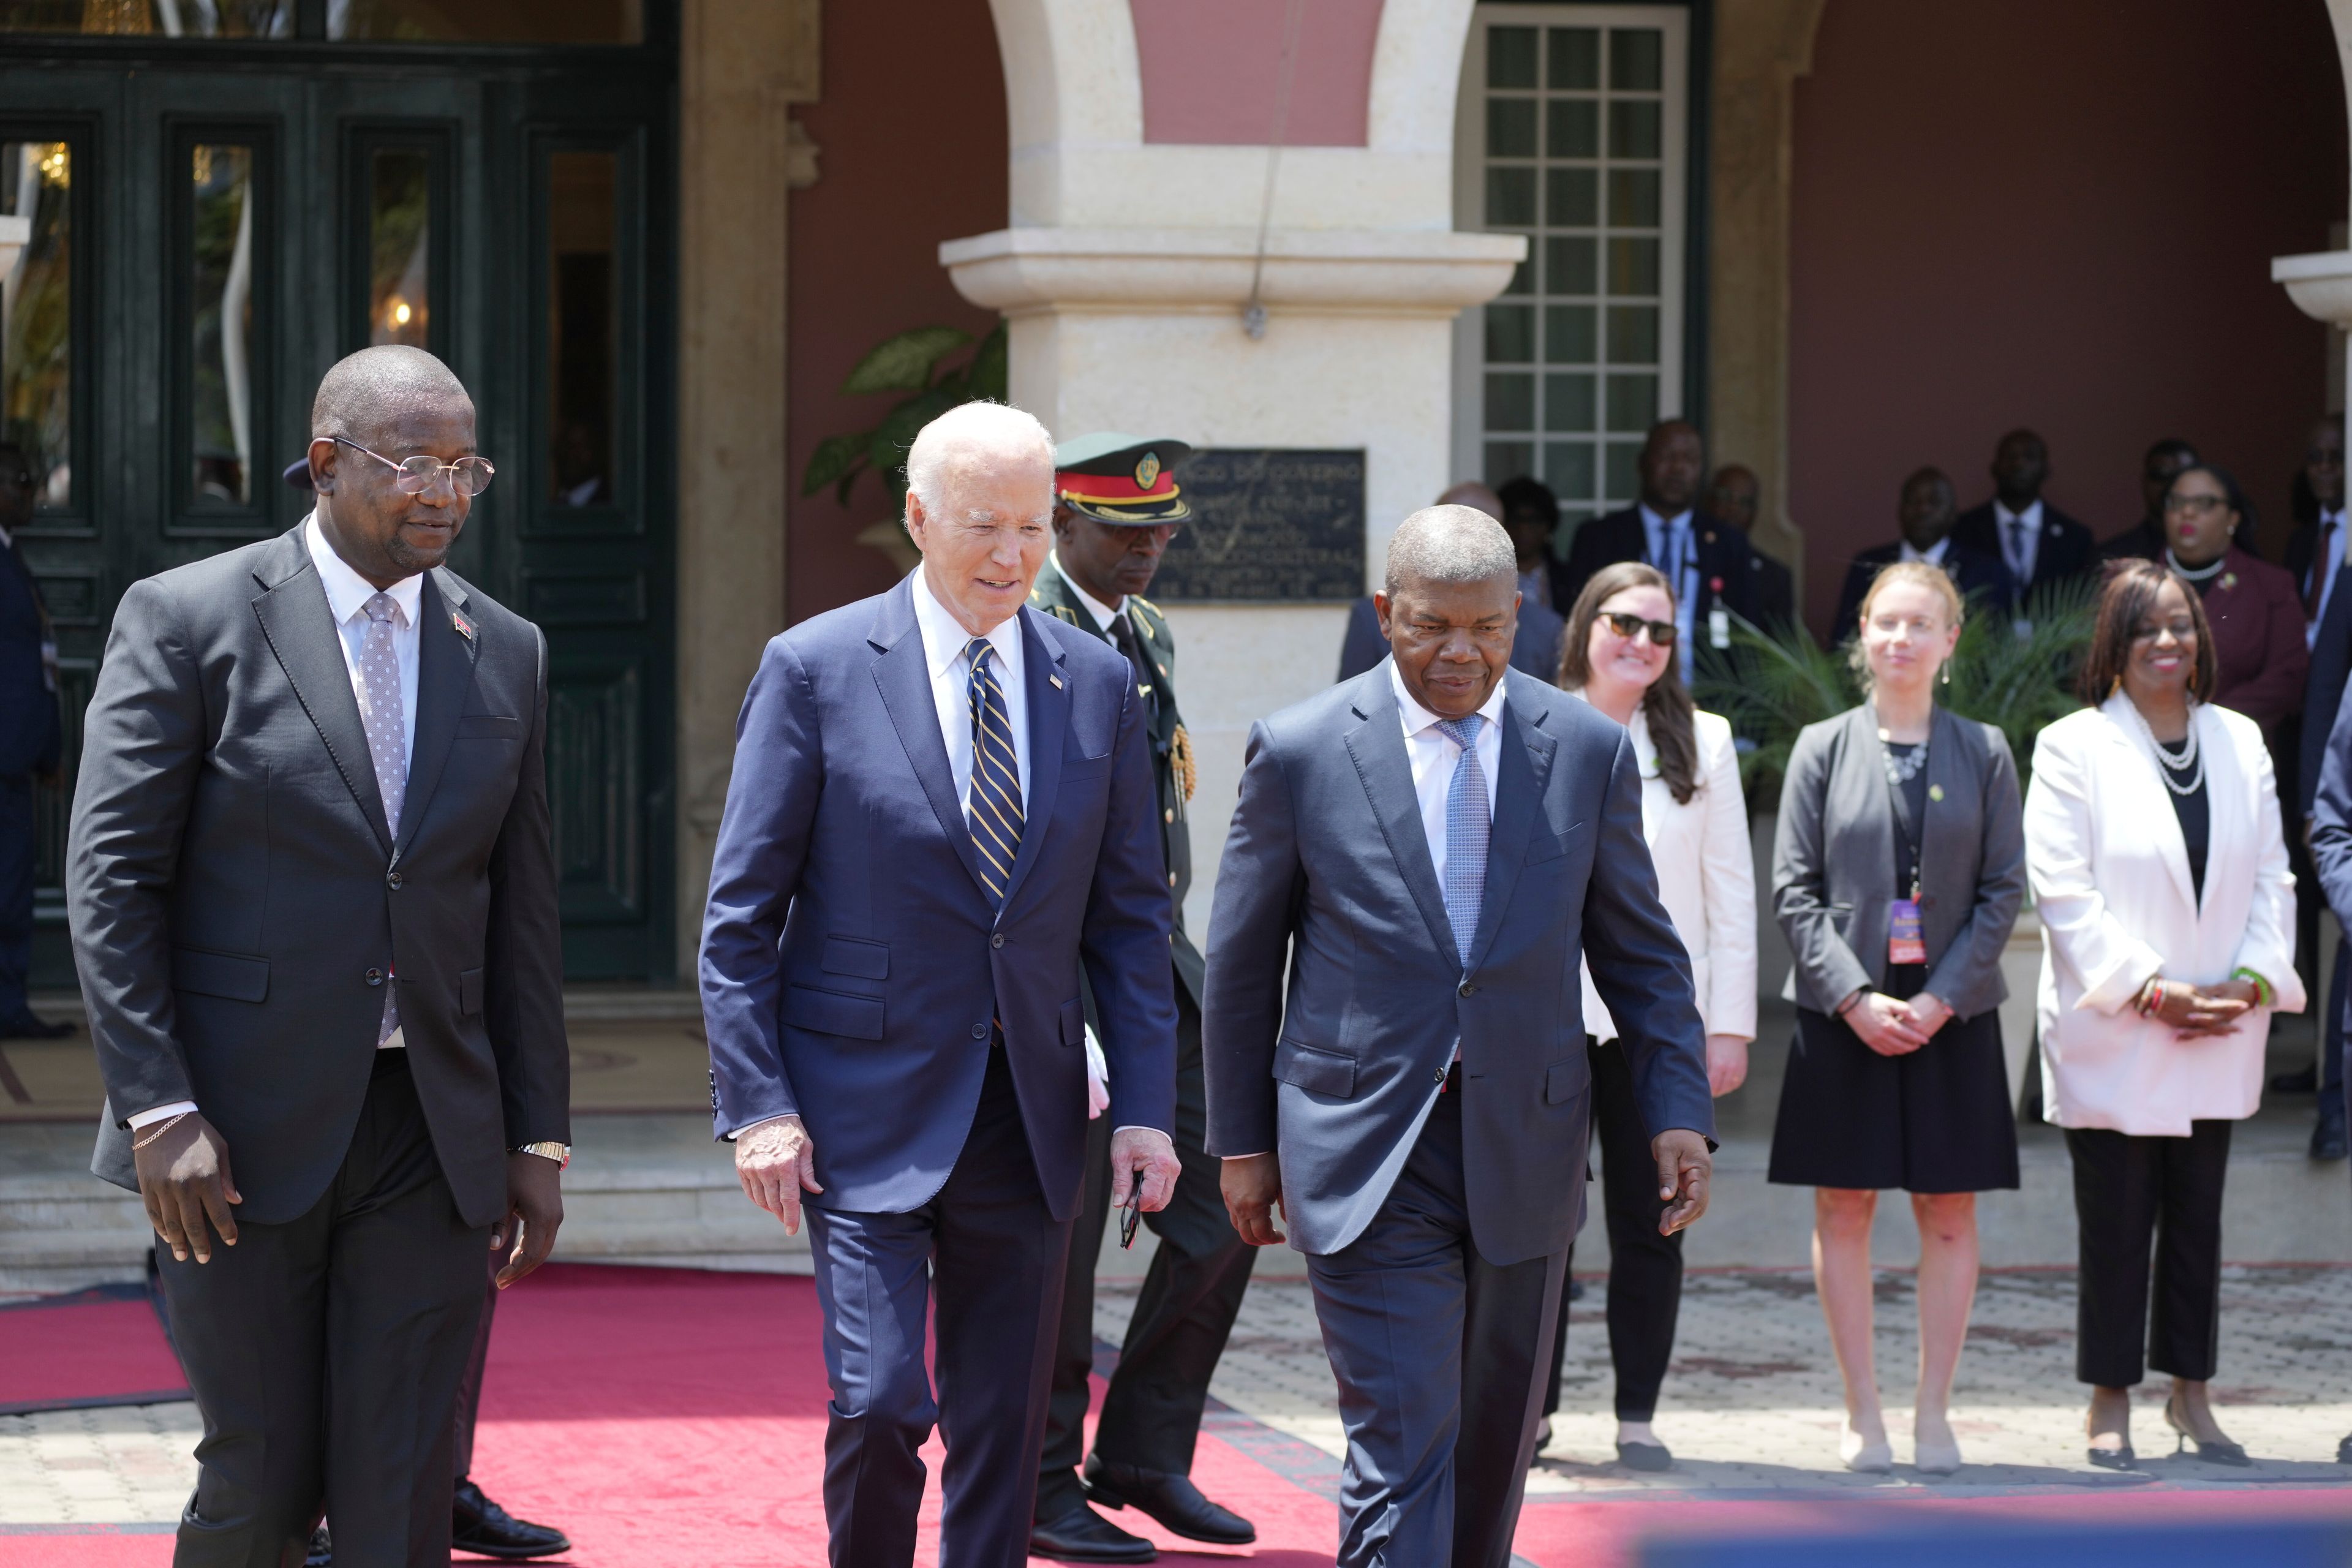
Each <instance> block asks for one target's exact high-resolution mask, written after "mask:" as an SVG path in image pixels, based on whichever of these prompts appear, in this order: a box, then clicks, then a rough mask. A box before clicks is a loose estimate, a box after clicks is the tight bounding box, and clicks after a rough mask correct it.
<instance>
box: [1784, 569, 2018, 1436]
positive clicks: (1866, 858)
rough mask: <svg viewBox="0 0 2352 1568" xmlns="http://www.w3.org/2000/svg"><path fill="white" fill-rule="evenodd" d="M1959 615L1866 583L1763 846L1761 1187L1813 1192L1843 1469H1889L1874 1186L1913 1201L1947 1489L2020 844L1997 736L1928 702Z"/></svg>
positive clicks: (1937, 589) (2004, 752) (1892, 574)
mask: <svg viewBox="0 0 2352 1568" xmlns="http://www.w3.org/2000/svg"><path fill="white" fill-rule="evenodd" d="M1961 616H1962V607H1961V603H1960V596H1959V593H1958V590H1957V589H1956V588H1955V587H1954V586H1953V585H1952V580H1951V579H1950V578H1949V577H1948V576H1947V575H1946V574H1944V573H1943V572H1942V571H1941V570H1940V569H1939V568H1937V567H1935V566H1932V565H1927V564H1922V563H1896V564H1894V565H1890V566H1888V567H1886V568H1885V570H1883V571H1881V572H1880V573H1879V574H1878V577H1877V579H1876V581H1874V583H1873V584H1871V588H1870V592H1869V594H1868V595H1867V596H1865V597H1864V600H1863V605H1862V626H1861V634H1862V635H1861V636H1860V637H1858V638H1857V639H1856V640H1855V643H1854V648H1855V654H1854V658H1855V660H1856V664H1857V666H1858V667H1859V668H1860V670H1861V672H1862V675H1863V679H1864V688H1865V689H1866V691H1867V692H1868V696H1867V697H1866V699H1865V700H1864V702H1863V705H1862V706H1861V707H1859V708H1855V709H1853V710H1850V711H1848V712H1845V713H1842V714H1840V715H1838V717H1836V718H1834V719H1829V720H1824V721H1822V722H1821V723H1818V724H1811V725H1808V726H1807V727H1806V728H1805V730H1804V731H1803V732H1802V733H1801V734H1800V735H1799V736H1798V737H1797V743H1796V746H1795V748H1794V749H1793V750H1792V751H1791V752H1790V757H1789V773H1788V779H1787V782H1786V784H1784V785H1783V786H1782V790H1781V795H1780V835H1779V838H1778V840H1777V842H1776V843H1775V845H1774V855H1773V860H1774V864H1773V871H1772V900H1773V908H1774V911H1775V913H1776V914H1777V915H1778V916H1779V919H1780V928H1781V930H1782V931H1786V932H1787V933H1788V938H1789V945H1790V949H1791V951H1792V952H1794V953H1795V955H1796V970H1795V973H1793V974H1792V975H1791V977H1790V989H1791V992H1792V994H1793V998H1794V1000H1795V1001H1796V1003H1797V1035H1796V1040H1795V1042H1794V1045H1793V1046H1792V1047H1791V1049H1790V1057H1789V1069H1788V1074H1787V1076H1786V1077H1785V1078H1784V1079H1782V1080H1781V1085H1780V1116H1779V1119H1778V1121H1777V1122H1776V1123H1775V1125H1774V1127H1773V1131H1772V1163H1771V1170H1770V1179H1771V1180H1772V1181H1774V1182H1780V1183H1788V1184H1794V1185H1801V1186H1810V1187H1812V1188H1813V1189H1815V1191H1814V1203H1813V1274H1814V1280H1815V1283H1816V1285H1817V1287H1818V1289H1819V1290H1820V1293H1821V1298H1822V1313H1823V1315H1824V1316H1825V1317H1827V1318H1828V1320H1829V1329H1830V1343H1831V1347H1832V1349H1833V1350H1834V1351H1835V1352H1836V1354H1837V1360H1838V1370H1839V1372H1840V1373H1841V1374H1843V1377H1844V1379H1845V1403H1846V1425H1845V1430H1844V1432H1843V1435H1842V1436H1841V1439H1840V1445H1839V1447H1840V1452H1841V1456H1842V1457H1843V1459H1844V1461H1845V1464H1846V1467H1847V1468H1849V1469H1855V1470H1885V1469H1887V1468H1891V1467H1892V1465H1893V1463H1894V1456H1893V1454H1892V1452H1891V1450H1890V1448H1889V1447H1888V1444H1887V1440H1886V1422H1885V1415H1884V1414H1883V1412H1882V1411H1881V1408H1880V1405H1879V1397H1878V1377H1877V1372H1876V1369H1875V1367H1874V1365H1873V1363H1872V1360H1871V1273H1870V1227H1871V1221H1872V1219H1873V1218H1874V1215H1875V1214H1876V1211H1877V1205H1878V1193H1879V1190H1880V1189H1882V1188H1886V1187H1901V1188H1904V1189H1905V1190H1906V1191H1908V1192H1909V1193H1910V1194H1911V1209H1912V1213H1913V1215H1914V1216H1915V1217H1916V1219H1917V1221H1918V1224H1919V1283H1918V1294H1919V1394H1918V1398H1917V1401H1916V1405H1915V1406H1914V1415H1913V1429H1912V1436H1913V1442H1914V1455H1913V1458H1914V1462H1915V1463H1916V1465H1917V1467H1918V1468H1920V1469H1922V1470H1926V1471H1929V1472H1932V1473H1937V1474H1946V1473H1949V1472H1950V1471H1953V1470H1956V1469H1958V1468H1959V1466H1960V1451H1959V1446H1958V1443H1957V1442H1955V1441H1954V1440H1953V1437H1952V1429H1951V1423H1950V1420H1949V1418H1948V1407H1949V1405H1950V1402H1951V1392H1952V1376H1953V1373H1954V1372H1955V1371H1956V1370H1957V1369H1958V1365H1959V1358H1960V1344H1961V1342H1962V1340H1963V1339H1965V1338H1966V1337H1967V1334H1968V1325H1969V1307H1970V1305H1971V1303H1972V1302H1973V1300H1974V1299H1975V1296H1976V1282H1977V1224H1976V1194H1978V1193H1979V1192H1984V1191H1986V1190H1988V1189H1990V1188H1995V1187H2014V1186H2016V1185H2017V1126H2016V1117H2015V1113H2014V1110H2012V1108H2011V1105H2010V1102H2009V1079H2008V1074H2007V1071H2006V1069H2005V1068H2004V1067H2003V1064H2002V1059H2001V1045H2000V1015H1999V1013H1998V1012H1997V1011H1996V1009H1997V1008H1998V1007H1999V1005H2000V1001H2001V998H2002V997H2003V995H2005V994H2006V989H2005V987H2004V986H2003V985H2002V984H2001V978H2000V953H2001V949H2002V948H2003V947H2004V946H2005V945H2006V944H2007V943H2008V942H2009V931H2010V927H2011V925H2012V924H2013V923H2014V922H2015V921H2016V919H2017V907H2018V904H2019V902H2020V900H2021V899H2022V898H2023V897H2024V893H2025V836H2024V829H2023V826H2022V821H2021V815H2020V811H2019V803H2018V788H2017V767H2016V764H2015V763H2014V762H2013V761H2012V760H2011V757H2010V753H2009V744H2008V742H2007V741H2006V740H2005V739H2003V737H2002V735H2001V732H2000V731H1999V730H1996V729H1994V728H1993V727H1992V726H1990V725H1989V724H1979V723H1976V722H1974V721H1970V720H1967V719H1960V718H1957V717H1955V716H1954V715H1952V714H1950V713H1948V712H1945V711H1944V710H1941V709H1939V708H1937V706H1936V699H1935V692H1936V684H1937V679H1938V677H1939V675H1942V674H1943V670H1944V666H1945V663H1946V661H1947V660H1948V659H1949V658H1951V655H1952V650H1953V648H1954V647H1956V646H1957V645H1958V641H1959V636H1960V619H1961ZM1946 679H1948V677H1946Z"/></svg>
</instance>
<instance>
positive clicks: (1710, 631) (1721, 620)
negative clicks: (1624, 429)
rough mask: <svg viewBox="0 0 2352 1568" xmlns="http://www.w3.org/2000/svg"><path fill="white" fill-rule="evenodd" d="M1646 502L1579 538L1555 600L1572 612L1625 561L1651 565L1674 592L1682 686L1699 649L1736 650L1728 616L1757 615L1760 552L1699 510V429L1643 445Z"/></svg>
mask: <svg viewBox="0 0 2352 1568" xmlns="http://www.w3.org/2000/svg"><path fill="white" fill-rule="evenodd" d="M1641 477H1642V499H1641V500H1640V502H1639V503H1638V504H1636V505H1634V506H1631V507H1628V508H1626V509H1625V510H1622V511H1612V512H1611V513H1609V514H1608V515H1607V516H1606V517H1596V518H1594V519H1593V520H1592V521H1591V522H1588V523H1586V524H1585V525H1584V526H1583V527H1581V528H1580V529H1578V530H1577V531H1576V542H1574V543H1573V544H1571V545H1570V547H1569V552H1568V562H1567V563H1566V564H1565V565H1564V566H1562V567H1561V568H1560V569H1559V572H1558V573H1556V574H1554V576H1553V581H1552V598H1553V599H1554V601H1556V602H1557V603H1559V604H1560V605H1566V606H1573V605H1575V603H1576V596H1577V595H1579V594H1580V593H1582V592H1583V591H1584V584H1587V583H1589V582H1591V579H1592V574H1594V573H1595V572H1598V571H1600V570H1601V568H1602V567H1603V566H1607V565H1610V564H1612V563H1614V562H1619V561H1646V562H1648V563H1650V564H1651V565H1653V566H1654V567H1656V568H1657V569H1658V570H1659V571H1661V572H1663V573H1664V574H1666V580H1667V581H1668V582H1670V583H1672V584H1674V585H1675V624H1676V625H1677V626H1679V627H1680V628H1681V632H1682V635H1681V637H1679V638H1677V639H1676V640H1677V645H1678V646H1679V647H1680V648H1681V649H1682V670H1683V679H1684V680H1685V682H1688V681H1689V680H1690V679H1691V678H1692V676H1693V675H1694V674H1695V673H1696V669H1697V659H1698V658H1699V647H1700V645H1701V644H1704V645H1705V646H1706V647H1707V648H1709V649H1714V650H1720V649H1723V648H1727V647H1730V646H1731V624H1730V618H1729V616H1721V617H1718V616H1717V615H1716V614H1715V612H1716V611H1717V609H1722V610H1727V611H1728V612H1730V615H1734V616H1742V617H1744V618H1746V619H1748V620H1750V621H1753V620H1755V619H1756V617H1757V616H1758V614H1759V608H1758V604H1759V600H1758V587H1759V584H1758V581H1757V577H1758V574H1757V571H1756V567H1755V559H1756V552H1755V550H1754V548H1753V547H1752V546H1750V545H1749V544H1748V535H1746V534H1745V533H1742V532H1741V531H1739V530H1738V529H1736V528H1733V527H1731V526H1730V525H1729V524H1728V523H1726V522H1724V521H1721V520H1720V519H1718V518H1716V517H1713V516H1711V515H1709V514H1708V513H1706V512H1704V511H1701V510H1697V508H1696V500H1697V499H1698V492H1699V486H1700V485H1701V484H1703V483H1704V482H1705V481H1706V444H1705V442H1703V441H1702V440H1701V439H1700V437H1699V433H1698V426H1696V425H1693V424H1692V423H1690V421H1688V420H1686V419H1667V420H1664V421H1662V422H1660V423H1659V424H1657V425H1654V426H1651V428H1650V437H1649V439H1648V440H1646V441H1644V442H1643V444H1642V459H1641Z"/></svg>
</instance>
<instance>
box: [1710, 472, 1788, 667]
mask: <svg viewBox="0 0 2352 1568" xmlns="http://www.w3.org/2000/svg"><path fill="white" fill-rule="evenodd" d="M1763 496H1764V489H1763V486H1762V485H1761V484H1760V483H1759V481H1758V479H1757V478H1756V471H1755V470H1754V469H1753V468H1748V467H1747V466H1745V465H1744V464H1740V463H1726V464H1725V465H1724V466H1723V467H1721V468H1717V469H1716V470H1715V478H1714V479H1709V480H1708V481H1707V486H1706V504H1705V505H1704V507H1703V508H1702V509H1701V510H1706V511H1708V512H1712V513H1713V514H1714V515H1715V517H1716V519H1717V521H1721V522H1727V523H1729V524H1730V525H1731V526H1732V527H1734V528H1736V529H1738V531H1740V532H1742V533H1744V534H1746V535H1748V569H1749V570H1750V571H1752V572H1753V573H1754V574H1756V624H1757V625H1758V626H1763V627H1766V628H1768V629H1775V628H1779V627H1781V626H1794V625H1796V622H1797V584H1796V579H1795V577H1794V575H1793V574H1791V573H1790V571H1789V568H1788V567H1787V566H1785V565H1783V564H1782V563H1780V561H1779V560H1778V559H1777V558H1775V557H1773V556H1770V555H1767V554H1765V553H1764V552H1763V551H1761V550H1759V549H1758V548H1757V546H1756V537H1755V535H1756V513H1757V510H1758V509H1759V507H1760V506H1761V505H1762V504H1763Z"/></svg>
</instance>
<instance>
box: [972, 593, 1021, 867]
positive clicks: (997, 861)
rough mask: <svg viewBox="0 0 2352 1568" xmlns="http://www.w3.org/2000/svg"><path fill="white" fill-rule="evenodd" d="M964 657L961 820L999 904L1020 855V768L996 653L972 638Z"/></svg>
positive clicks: (987, 644)
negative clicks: (966, 776) (966, 783)
mask: <svg viewBox="0 0 2352 1568" xmlns="http://www.w3.org/2000/svg"><path fill="white" fill-rule="evenodd" d="M963 651H964V657H965V658H969V659H970V660H971V679H970V680H968V681H967V682H966V683H965V687H964V696H965V701H966V703H967V704H968V705H969V706H970V707H971V796H970V798H969V800H968V802H967V804H966V805H965V807H964V815H965V816H966V818H967V819H968V820H969V821H970V823H971V842H972V846H973V847H975V848H977V849H978V850H979V851H980V867H981V879H982V881H983V882H985V883H986V884H987V885H988V892H989V896H990V897H991V898H992V899H993V900H995V901H996V902H997V903H999V904H1002V903H1003V902H1004V889H1005V886H1006V884H1007V883H1008V882H1010V881H1011V879H1012V877H1013V859H1014V858H1015V857H1017V856H1018V855H1019V854H1020V853H1021V763H1020V761H1019V759H1018V757H1017V756H1016V755H1015V753H1014V752H1013V719H1012V716H1011V714H1010V713H1009V712H1008V711H1007V710H1006V709H1005V706H1004V689H1003V687H1002V686H999V685H998V684H997V681H996V658H995V654H996V650H995V648H993V647H991V646H990V645H989V641H988V639H987V638H986V637H974V638H972V639H971V641H970V642H969V643H966V644H965V645H964V650H963Z"/></svg>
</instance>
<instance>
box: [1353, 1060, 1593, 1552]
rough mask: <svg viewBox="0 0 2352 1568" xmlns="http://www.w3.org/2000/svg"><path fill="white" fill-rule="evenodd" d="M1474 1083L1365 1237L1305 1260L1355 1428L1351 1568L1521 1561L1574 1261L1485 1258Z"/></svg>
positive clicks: (1444, 1108) (1440, 1109) (1454, 1102)
mask: <svg viewBox="0 0 2352 1568" xmlns="http://www.w3.org/2000/svg"><path fill="white" fill-rule="evenodd" d="M1463 1081H1464V1080H1463V1079H1462V1077H1461V1075H1460V1074H1456V1075H1455V1080H1454V1084H1453V1085H1451V1086H1450V1087H1449V1088H1448V1089H1447V1090H1446V1091H1445V1092H1444V1093H1443V1094H1441V1095H1439V1096H1438V1097H1437V1103H1436V1105H1435V1106H1434V1107H1433V1109H1432V1110H1430V1112H1429V1117H1428V1120H1427V1121H1424V1122H1423V1124H1422V1129H1421V1133H1420V1136H1419V1137H1418V1138H1417V1139H1416V1140H1415V1141H1414V1143H1413V1147H1412V1153H1411V1154H1410V1155H1408V1156H1407V1157H1406V1160H1405V1166H1404V1169H1403V1170H1402V1172H1401V1173H1398V1176H1397V1179H1396V1185H1395V1186H1394V1187H1392V1188H1391V1189H1390V1191H1389V1195H1388V1201H1387V1202H1386V1203H1384V1204H1382V1205H1381V1210H1380V1213H1379V1214H1378V1215H1374V1216H1373V1219H1372V1222H1371V1224H1370V1226H1367V1227H1366V1228H1365V1230H1364V1233H1363V1234H1362V1235H1361V1236H1360V1237H1357V1238H1356V1239H1355V1240H1354V1241H1353V1242H1350V1243H1349V1245H1348V1246H1346V1247H1342V1248H1340V1249H1339V1251H1338V1252H1335V1253H1331V1254H1330V1255H1328V1257H1315V1256H1312V1255H1310V1256H1309V1257H1308V1258H1307V1278H1308V1279H1309V1281H1310V1282H1311V1284H1312V1286H1313V1289H1314V1291H1315V1315H1316V1317H1317V1318H1318V1320H1320V1321H1321V1322H1322V1325H1323V1348H1324V1351H1325V1352H1326V1353H1327V1354H1328V1355H1329V1356H1330V1358H1331V1371H1332V1373H1333V1375H1334V1376H1336V1377H1337V1378H1338V1379H1339V1415H1340V1419H1341V1421H1342V1422H1343V1423H1344V1424H1345V1426H1346V1427H1347V1430H1348V1458H1347V1463H1346V1466H1345V1468H1344V1469H1343V1470H1342V1472H1341V1475H1340V1480H1339V1568H1444V1565H1447V1564H1451V1565H1452V1568H1506V1565H1507V1564H1508V1563H1509V1562H1510V1561H1511V1536H1512V1533H1513V1531H1515V1530H1516V1529H1517V1525H1518V1519H1519V1503H1520V1501H1521V1499H1522V1497H1523V1496H1524V1494H1525V1492H1526V1489H1527V1475H1528V1462H1529V1460H1530V1459H1531V1458H1533V1454H1534V1448H1535V1431H1536V1422H1537V1419H1538V1414H1539V1406H1540V1405H1541V1404H1542V1401H1543V1392H1544V1371H1545V1368H1546V1367H1548V1366H1549V1364H1550V1363H1551V1355H1552V1337H1553V1332H1554V1324H1555V1322H1556V1321H1557V1320H1558V1317H1559V1299H1560V1293H1561V1291H1562V1289H1563V1288H1564V1286H1565V1282H1566V1279H1567V1275H1568V1253H1567V1251H1566V1250H1564V1249H1563V1250H1562V1251H1559V1252H1557V1253H1554V1254H1552V1255H1551V1256H1549V1257H1547V1258H1529V1259H1528V1260H1527V1261H1526V1262H1524V1263H1517V1264H1513V1265H1511V1266H1509V1267H1507V1268H1498V1267H1496V1265H1494V1264H1492V1263H1489V1262H1487V1261H1486V1259H1485V1258H1481V1257H1479V1255H1478V1248H1477V1246H1476V1244H1475V1242H1474V1241H1473V1240H1472V1239H1471V1236H1470V1210H1469V1204H1468V1201H1467V1199H1466V1197H1465V1194H1464V1190H1463V1177H1462V1094H1463V1087H1462V1086H1463ZM1476 1087H1477V1086H1476V1084H1475V1081H1474V1082H1472V1084H1471V1086H1470V1088H1471V1092H1475V1091H1476ZM1579 1141H1581V1135H1580V1140H1579Z"/></svg>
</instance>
